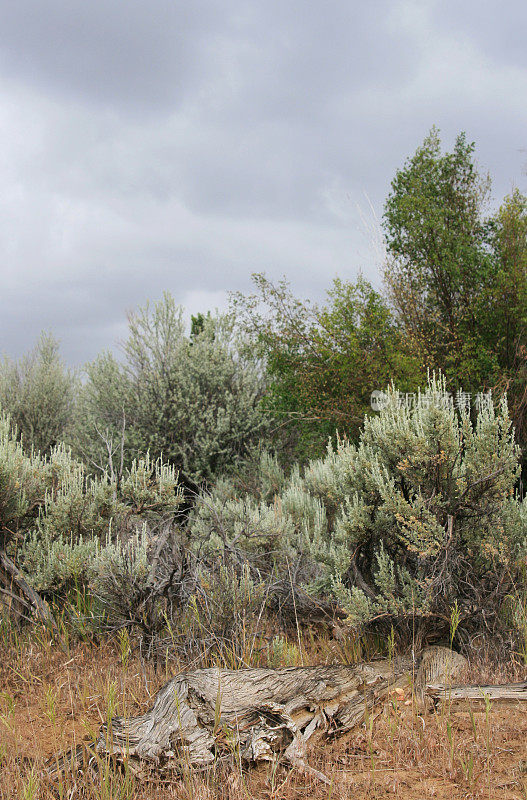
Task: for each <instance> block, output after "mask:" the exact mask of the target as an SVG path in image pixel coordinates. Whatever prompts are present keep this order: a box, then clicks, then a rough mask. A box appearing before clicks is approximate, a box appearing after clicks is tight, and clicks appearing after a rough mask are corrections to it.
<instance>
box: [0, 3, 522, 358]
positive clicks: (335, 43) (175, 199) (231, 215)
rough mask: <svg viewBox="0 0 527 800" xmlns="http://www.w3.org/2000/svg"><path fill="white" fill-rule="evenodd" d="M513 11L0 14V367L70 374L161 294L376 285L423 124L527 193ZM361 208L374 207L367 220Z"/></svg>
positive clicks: (225, 7)
mask: <svg viewBox="0 0 527 800" xmlns="http://www.w3.org/2000/svg"><path fill="white" fill-rule="evenodd" d="M526 32H527V4H526V3H525V2H523V0H515V1H514V2H512V1H511V0H505V2H503V0H502V1H501V2H497V0H487V1H486V2H484V3H482V2H481V0H478V2H473V1H472V0H437V1H436V2H434V1H433V0H418V1H417V2H410V1H408V0H371V2H365V0H360V1H359V0H324V2H319V3H313V4H312V3H308V2H306V0H294V1H292V0H190V1H189V2H186V3H184V2H178V1H177V0H89V2H87V1H86V0H44V2H43V0H16V1H15V0H0V128H1V134H2V146H1V149H0V176H1V192H0V211H1V213H0V250H1V253H0V273H1V281H0V352H2V351H3V352H5V353H8V354H10V355H13V356H17V355H19V354H21V353H22V352H24V351H25V350H27V349H28V348H30V347H31V346H32V345H33V343H34V342H35V340H36V338H37V337H38V334H39V332H40V331H41V330H42V329H51V330H53V331H54V333H55V334H56V335H57V336H58V337H59V338H60V340H61V342H62V351H63V354H64V356H65V358H66V359H67V360H68V362H69V363H71V364H81V363H82V362H83V361H85V360H86V359H89V358H92V357H93V356H94V355H95V354H96V353H97V352H98V351H100V350H101V349H102V348H106V347H113V346H114V345H115V343H116V341H117V340H118V339H119V337H122V336H123V334H124V332H125V330H126V311H127V310H128V309H131V308H133V307H135V306H137V305H138V304H142V303H143V302H144V301H145V300H146V299H147V298H150V299H151V300H155V299H157V298H158V297H160V295H161V294H162V292H163V290H164V289H168V290H170V291H171V292H172V293H173V294H174V296H175V297H176V299H177V301H178V302H180V303H181V304H183V305H185V306H186V307H187V308H188V309H190V311H197V310H206V309H208V308H214V307H220V308H221V307H224V306H225V304H226V298H227V294H228V292H229V291H230V290H237V289H240V290H243V291H246V290H249V289H250V286H251V279H250V276H251V273H252V272H256V271H265V272H266V273H267V274H268V275H269V276H271V277H275V278H280V277H282V276H284V275H285V276H286V277H287V278H288V279H289V280H290V281H291V284H292V286H293V287H294V289H295V291H297V292H298V293H299V294H301V295H302V296H307V297H312V298H315V299H319V298H321V297H322V296H323V295H324V292H325V289H326V288H327V287H328V285H329V284H330V282H331V280H332V278H333V277H334V276H336V275H339V276H341V277H343V278H349V279H352V278H354V277H355V276H356V275H357V272H358V271H359V270H362V272H363V273H364V274H365V275H366V276H368V277H370V278H371V279H372V280H374V281H377V282H378V280H379V266H380V263H379V262H380V254H379V246H378V242H377V241H376V237H375V233H374V231H375V224H374V218H375V215H377V217H380V215H381V214H382V205H383V200H384V198H385V197H386V194H387V191H388V188H389V184H390V180H391V178H392V177H393V175H394V172H395V170H396V169H397V167H399V166H401V165H402V164H403V162H404V160H405V158H406V157H407V156H409V155H411V153H412V152H413V151H414V150H415V148H416V147H417V146H418V144H419V143H420V142H421V141H422V139H423V138H424V136H425V135H426V133H427V132H428V130H429V129H430V127H431V126H432V125H433V124H436V125H437V126H438V127H439V128H440V129H441V133H442V137H443V139H444V142H445V144H446V145H448V146H449V145H451V144H452V142H453V139H454V137H455V135H456V134H457V133H458V132H459V131H461V130H465V131H466V132H467V134H468V137H469V138H470V139H471V140H474V141H476V144H477V159H478V163H479V165H480V166H481V168H482V169H484V170H488V171H490V173H491V175H492V177H493V190H494V196H495V198H496V200H499V199H501V198H502V197H503V195H504V194H506V193H507V192H508V191H510V189H511V188H512V187H513V186H514V185H517V186H519V188H520V189H522V190H527V185H526V184H527V177H526V167H525V165H526V162H527V153H526V148H527V102H526V100H527V49H526V47H525V36H526ZM370 204H371V207H370Z"/></svg>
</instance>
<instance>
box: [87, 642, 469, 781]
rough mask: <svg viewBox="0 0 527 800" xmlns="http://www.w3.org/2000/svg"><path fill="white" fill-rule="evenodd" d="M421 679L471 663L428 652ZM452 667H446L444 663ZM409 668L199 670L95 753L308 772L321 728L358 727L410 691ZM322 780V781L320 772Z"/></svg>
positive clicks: (117, 728)
mask: <svg viewBox="0 0 527 800" xmlns="http://www.w3.org/2000/svg"><path fill="white" fill-rule="evenodd" d="M423 664H424V665H425V667H426V669H425V670H424V671H423V670H421V677H419V674H420V673H419V672H418V675H417V678H418V680H422V678H423V677H425V676H426V677H427V678H432V679H433V680H438V678H440V677H441V678H442V677H443V676H444V675H445V673H446V670H447V669H450V673H449V674H450V675H452V674H459V669H460V667H461V666H462V667H464V666H465V664H466V661H465V659H464V658H463V657H461V656H457V654H453V653H452V652H451V651H450V650H447V649H446V648H431V650H430V651H429V653H428V654H427V655H426V658H425V659H424V660H423ZM445 665H447V666H445ZM411 671H412V664H411V662H409V661H405V660H404V659H395V660H392V661H377V662H371V663H368V664H359V665H356V666H330V667H324V666H323V667H291V668H284V669H242V670H237V671H231V670H224V669H199V670H195V671H193V672H188V673H183V674H180V675H177V676H176V677H175V678H173V679H172V680H171V681H169V682H168V683H167V684H166V685H165V686H164V687H163V688H162V689H161V690H160V691H159V693H158V694H157V696H156V698H155V701H154V705H153V706H152V708H151V709H150V710H149V711H148V712H147V713H146V714H144V715H143V716H141V717H136V718H134V719H124V718H121V717H118V718H115V719H113V720H112V722H111V724H110V726H108V727H106V726H105V727H104V728H103V729H102V732H101V735H100V738H99V741H98V743H97V750H98V751H99V752H101V753H108V754H114V755H121V756H137V757H139V758H141V759H147V760H151V761H153V762H155V763H156V764H159V765H166V764H169V763H170V762H172V763H178V762H179V763H181V761H180V760H181V759H182V758H183V759H184V761H185V763H188V764H198V765H200V764H201V765H205V764H209V763H210V762H212V761H213V760H214V758H215V755H217V754H218V753H221V752H229V751H231V752H236V753H237V755H238V757H241V759H243V760H244V761H248V762H254V761H261V760H272V759H274V758H276V757H277V756H278V755H283V757H284V758H285V760H287V761H289V762H290V763H291V764H294V765H297V766H300V767H302V768H304V769H309V768H308V767H307V766H306V764H305V762H304V756H305V751H306V745H307V742H308V741H309V739H310V738H311V736H312V735H313V734H314V733H315V731H317V730H322V731H326V732H334V733H338V732H343V731H347V730H349V729H350V728H352V727H354V726H355V725H357V724H358V723H359V722H360V721H361V720H362V719H363V717H364V715H365V713H366V709H368V710H370V711H371V709H372V708H373V707H374V706H375V705H376V704H378V703H379V702H380V701H382V699H383V698H385V697H386V696H387V695H388V694H389V693H390V692H392V691H394V690H396V689H397V688H402V687H404V686H407V685H408V684H409V683H410V680H411ZM319 777H321V778H322V779H323V776H321V775H319Z"/></svg>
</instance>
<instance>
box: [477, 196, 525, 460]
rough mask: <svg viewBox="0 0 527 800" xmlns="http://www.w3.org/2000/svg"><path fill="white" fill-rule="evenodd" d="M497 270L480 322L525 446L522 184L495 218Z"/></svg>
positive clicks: (523, 215) (500, 386) (494, 232)
mask: <svg viewBox="0 0 527 800" xmlns="http://www.w3.org/2000/svg"><path fill="white" fill-rule="evenodd" d="M491 241H492V247H493V256H494V261H495V267H496V271H495V275H494V280H493V282H492V284H491V286H490V287H489V289H488V294H487V298H486V299H487V302H486V309H485V313H484V314H482V321H483V323H484V324H485V325H486V327H487V338H488V340H489V341H490V342H492V344H493V348H494V351H495V353H496V357H497V360H498V363H499V368H500V376H499V378H500V379H499V383H498V388H499V389H500V390H501V392H505V391H506V392H507V395H508V398H509V405H510V408H511V416H512V419H513V420H514V424H515V427H516V433H517V435H518V438H519V441H520V442H521V443H522V444H523V446H524V448H525V447H526V445H527V198H526V197H525V195H522V194H521V192H520V191H519V190H518V189H515V190H514V191H513V192H512V193H511V194H510V195H509V196H508V197H506V198H505V199H504V201H503V203H502V205H501V207H500V208H499V210H498V212H497V214H496V215H495V217H494V218H493V220H492V240H491Z"/></svg>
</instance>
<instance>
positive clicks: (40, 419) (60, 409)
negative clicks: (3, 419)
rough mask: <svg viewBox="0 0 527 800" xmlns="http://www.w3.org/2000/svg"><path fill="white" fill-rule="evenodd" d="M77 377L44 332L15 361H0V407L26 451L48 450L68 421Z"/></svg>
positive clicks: (62, 431)
mask: <svg viewBox="0 0 527 800" xmlns="http://www.w3.org/2000/svg"><path fill="white" fill-rule="evenodd" d="M75 389H76V378H75V375H74V374H73V373H72V372H71V371H70V370H68V369H67V368H66V367H65V365H64V364H63V362H62V360H61V358H60V355H59V345H58V342H57V341H56V340H55V339H54V337H53V336H51V335H50V334H46V333H43V334H42V335H41V337H40V339H39V341H38V343H37V344H36V346H35V348H34V349H33V350H32V351H31V352H30V353H28V354H27V355H25V356H23V357H22V358H20V359H19V360H18V361H13V360H12V359H9V358H7V357H5V358H4V359H3V361H1V362H0V408H2V409H3V411H4V412H5V413H7V414H9V416H10V418H11V421H12V423H13V424H14V425H16V428H17V431H18V434H19V435H20V437H21V439H22V442H23V446H24V448H25V450H26V451H27V452H30V451H31V450H32V449H33V450H36V451H40V452H41V453H49V452H50V450H51V448H52V447H53V446H55V445H56V444H58V443H60V442H61V441H62V440H63V438H64V436H65V432H66V430H67V428H68V426H69V425H70V422H71V419H72V414H73V405H74V398H75Z"/></svg>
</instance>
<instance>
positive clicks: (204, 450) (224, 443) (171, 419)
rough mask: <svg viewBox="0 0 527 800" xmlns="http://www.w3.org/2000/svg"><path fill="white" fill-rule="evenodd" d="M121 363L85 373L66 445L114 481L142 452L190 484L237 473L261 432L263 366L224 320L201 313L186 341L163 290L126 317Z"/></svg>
mask: <svg viewBox="0 0 527 800" xmlns="http://www.w3.org/2000/svg"><path fill="white" fill-rule="evenodd" d="M123 352H124V357H125V358H124V361H123V363H119V362H118V361H117V360H116V359H115V358H114V357H113V356H112V355H110V354H105V355H102V356H100V357H99V358H98V359H97V360H96V361H95V362H93V363H92V364H90V365H88V366H87V368H86V382H85V384H84V385H83V388H82V390H81V392H80V394H79V399H78V405H77V411H76V421H75V424H74V426H73V431H72V441H73V446H74V449H75V450H76V452H78V453H79V455H81V456H82V457H83V458H84V459H85V460H87V461H88V462H89V463H90V465H92V466H95V467H98V468H99V469H101V470H109V471H110V472H114V473H116V474H117V475H118V474H119V473H120V471H121V470H122V465H123V463H124V465H126V464H130V462H131V460H132V458H134V457H135V456H136V455H137V453H146V452H147V451H149V452H150V453H152V454H153V455H155V456H158V455H161V454H162V455H163V458H164V459H165V460H168V461H170V462H171V463H173V464H176V465H177V466H178V467H179V468H180V469H182V470H183V471H184V472H185V474H187V475H189V476H190V477H191V478H193V479H195V480H202V479H210V478H212V477H213V476H218V475H219V474H221V473H222V472H223V471H226V470H227V471H229V470H232V469H233V468H234V467H237V468H239V467H240V466H241V464H242V463H243V462H244V461H245V460H247V458H248V457H249V454H250V452H251V448H252V447H253V446H254V445H255V444H256V443H257V442H259V441H260V440H261V439H262V438H265V437H266V436H267V435H268V431H269V425H270V419H269V417H268V415H266V414H265V413H263V411H262V410H261V408H260V401H261V398H262V393H263V390H264V386H265V382H264V376H263V373H262V369H261V365H260V364H259V362H258V360H257V359H255V357H254V355H251V354H248V353H247V346H246V342H244V340H243V339H242V338H241V337H240V335H239V332H238V331H237V328H236V324H235V320H234V318H233V317H232V316H229V315H218V316H216V317H212V316H207V317H201V318H200V319H199V324H195V325H194V332H193V333H191V335H190V336H189V335H187V333H186V326H185V323H184V320H183V311H182V309H181V308H180V307H178V306H176V305H175V302H174V300H173V298H172V297H171V296H170V295H168V294H166V295H165V296H164V298H163V300H162V301H161V302H159V303H157V304H155V305H154V306H152V307H151V306H149V305H146V306H145V307H144V308H140V309H138V311H136V312H134V313H132V314H131V315H130V317H129V335H128V338H127V340H126V341H125V342H124V344H123Z"/></svg>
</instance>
